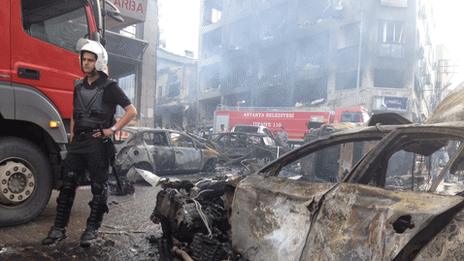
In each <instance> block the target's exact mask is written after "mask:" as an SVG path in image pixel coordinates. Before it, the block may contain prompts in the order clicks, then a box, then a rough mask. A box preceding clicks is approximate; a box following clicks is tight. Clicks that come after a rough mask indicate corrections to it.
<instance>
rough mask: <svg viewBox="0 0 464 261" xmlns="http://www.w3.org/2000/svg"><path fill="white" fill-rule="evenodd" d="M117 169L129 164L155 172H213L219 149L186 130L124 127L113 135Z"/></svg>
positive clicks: (161, 173)
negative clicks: (216, 149)
mask: <svg viewBox="0 0 464 261" xmlns="http://www.w3.org/2000/svg"><path fill="white" fill-rule="evenodd" d="M115 143H116V148H117V151H118V152H117V154H116V160H115V165H116V171H117V173H120V174H125V173H126V172H127V171H129V169H131V168H132V167H136V168H139V169H143V170H147V171H150V172H153V173H156V174H158V175H164V174H173V173H190V172H198V171H205V172H213V171H214V170H215V168H216V163H217V157H218V153H217V152H216V151H215V150H214V149H212V148H211V147H210V146H208V145H207V144H205V143H203V142H201V141H200V140H197V139H195V138H194V137H192V136H190V135H189V134H187V133H185V132H180V131H176V130H168V129H151V128H142V127H139V128H136V127H128V128H124V129H123V130H122V131H120V133H118V135H117V137H116V141H115Z"/></svg>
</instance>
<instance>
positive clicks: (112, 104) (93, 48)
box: [42, 40, 137, 247]
mask: <svg viewBox="0 0 464 261" xmlns="http://www.w3.org/2000/svg"><path fill="white" fill-rule="evenodd" d="M80 62H81V70H82V71H83V72H84V74H85V78H84V79H82V80H80V81H78V82H77V84H76V85H75V87H74V100H73V105H74V110H73V115H72V117H71V125H70V130H71V131H70V133H71V134H70V144H69V147H68V154H67V156H66V159H65V161H64V172H63V186H62V187H61V189H60V194H59V196H58V199H57V207H56V218H55V224H54V225H53V226H52V228H51V229H50V232H49V233H48V236H47V237H46V238H45V239H44V240H43V241H42V244H44V245H50V244H54V243H56V242H58V241H60V240H62V239H65V238H66V229H65V228H66V226H67V224H68V221H69V216H70V213H71V208H72V205H73V202H74V196H75V194H76V188H77V186H78V181H79V180H80V179H81V178H82V177H80V176H81V175H84V174H85V170H87V171H88V172H89V174H90V182H91V191H92V195H93V198H92V201H90V202H89V205H90V216H89V217H88V219H87V227H86V229H85V231H84V233H83V234H82V236H81V242H80V244H81V246H82V247H88V246H90V245H91V244H92V242H93V241H94V240H95V239H96V238H97V232H98V229H99V227H100V225H101V222H102V220H103V215H104V213H107V212H108V207H107V204H106V203H107V180H108V168H109V159H110V158H111V157H112V156H114V146H113V143H112V141H111V140H110V138H109V137H110V136H112V134H113V133H114V132H115V131H116V130H118V129H121V128H123V127H124V126H125V125H126V124H127V123H128V122H129V121H131V120H132V119H133V118H134V117H135V116H136V115H137V111H136V109H135V107H134V106H133V105H132V104H131V102H130V100H129V99H128V98H127V96H126V95H125V94H124V92H123V91H122V90H121V88H120V87H119V86H118V84H117V82H115V81H112V80H110V79H108V76H107V75H106V74H105V73H104V72H105V70H106V68H107V67H106V66H107V62H108V54H107V52H106V50H105V48H104V47H103V46H102V45H101V44H100V43H98V42H95V41H91V40H88V41H87V43H86V44H85V45H84V46H82V48H81V50H80ZM117 105H119V106H121V107H123V108H124V110H125V113H124V116H123V117H122V118H121V119H120V120H119V121H118V122H116V123H115V120H114V113H115V111H116V106H117Z"/></svg>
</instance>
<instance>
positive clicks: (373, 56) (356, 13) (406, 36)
mask: <svg viewBox="0 0 464 261" xmlns="http://www.w3.org/2000/svg"><path fill="white" fill-rule="evenodd" d="M425 2H426V1H421V0H327V1H323V0H275V1H267V0H245V1H237V0H221V1H217V0H214V1H213V0H203V1H202V5H201V6H202V8H201V10H202V11H201V16H202V22H201V28H200V51H199V67H198V75H199V76H198V77H199V110H200V120H201V121H202V122H204V124H206V125H207V124H210V122H211V121H212V120H213V112H214V110H215V109H216V107H217V106H218V105H231V106H235V105H236V104H237V103H243V104H242V106H253V107H293V106H296V105H298V106H301V105H302V106H304V107H307V106H314V105H315V104H317V105H319V106H322V107H324V108H331V109H335V108H337V107H349V106H357V105H362V106H364V107H366V108H367V109H368V110H369V111H370V112H372V113H376V112H384V111H393V112H397V113H400V114H402V115H404V116H406V117H408V118H410V119H412V120H415V121H418V120H420V118H421V114H422V112H421V110H422V109H421V108H422V106H421V105H420V104H419V105H418V104H416V103H421V99H423V95H421V94H418V93H421V92H423V90H424V88H426V87H425V85H427V84H433V81H432V80H431V81H423V80H424V79H428V78H427V76H426V75H428V74H430V75H432V74H433V72H432V71H433V69H434V68H433V67H432V66H429V67H425V68H419V64H421V63H423V62H422V61H423V60H426V59H434V58H433V57H429V56H428V54H429V53H431V54H433V52H426V50H424V48H423V46H424V42H423V41H428V42H427V43H426V44H429V45H427V46H429V47H430V48H431V47H432V42H431V35H430V29H431V28H430V26H431V23H430V22H429V21H431V20H430V19H431V18H432V17H431V15H430V14H431V10H430V8H427V5H425V4H424V3H425ZM427 50H428V49H427ZM419 69H420V70H419Z"/></svg>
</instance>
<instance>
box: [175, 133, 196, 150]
mask: <svg viewBox="0 0 464 261" xmlns="http://www.w3.org/2000/svg"><path fill="white" fill-rule="evenodd" d="M170 137H171V144H172V145H173V146H175V147H187V148H195V145H194V143H193V140H192V139H190V138H189V137H187V136H185V135H183V134H180V133H175V132H171V133H170Z"/></svg>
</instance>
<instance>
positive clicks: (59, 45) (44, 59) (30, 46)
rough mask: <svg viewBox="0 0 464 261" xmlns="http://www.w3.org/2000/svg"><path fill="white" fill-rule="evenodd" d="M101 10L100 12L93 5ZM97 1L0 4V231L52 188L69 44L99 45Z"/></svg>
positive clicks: (23, 218)
mask: <svg viewBox="0 0 464 261" xmlns="http://www.w3.org/2000/svg"><path fill="white" fill-rule="evenodd" d="M101 4H102V5H103V6H102V7H101V6H100V5H101ZM104 5H105V3H101V1H99V0H1V1H0V35H1V37H0V52H1V55H0V226H8V225H14V224H20V223H24V222H28V221H30V220H31V219H33V218H34V217H36V216H37V215H38V214H40V213H41V211H42V210H43V209H44V208H45V206H46V205H47V203H48V201H49V198H50V194H51V191H52V189H53V188H56V187H57V186H58V185H59V183H60V168H61V167H60V163H61V161H62V159H63V157H64V155H65V153H66V147H65V145H66V143H67V142H68V138H67V127H68V125H69V124H68V123H69V119H70V116H71V112H72V91H73V86H74V81H75V80H76V79H78V78H80V77H81V76H82V73H81V71H80V65H79V59H78V51H77V50H76V44H77V43H78V42H81V43H82V42H83V41H84V42H85V40H84V39H85V38H88V39H92V40H97V41H101V40H102V39H103V38H102V34H104V21H103V18H102V14H107V15H109V16H112V17H114V18H120V17H119V16H118V11H117V10H116V11H114V9H112V10H113V11H105V8H104Z"/></svg>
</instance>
